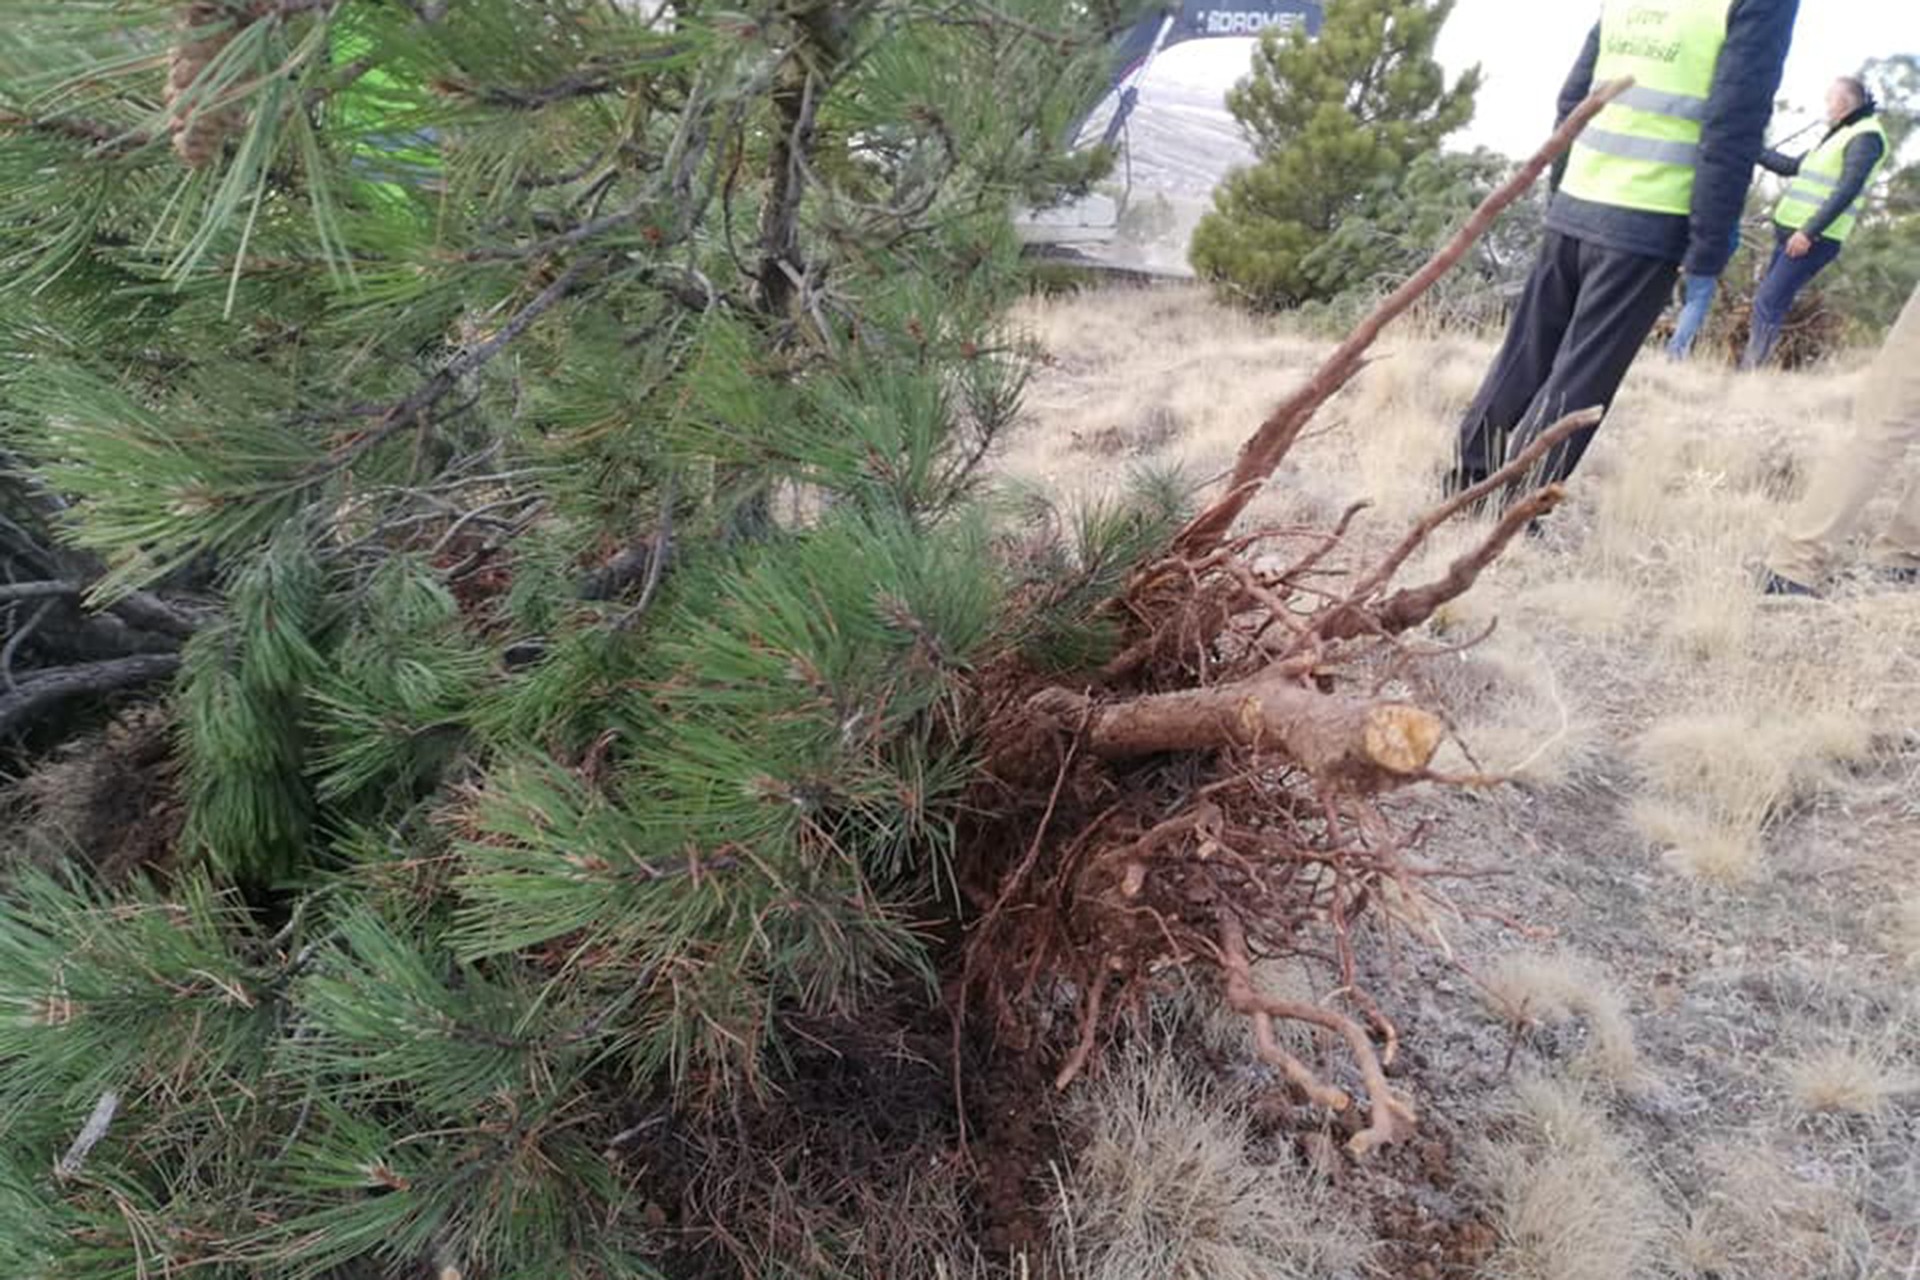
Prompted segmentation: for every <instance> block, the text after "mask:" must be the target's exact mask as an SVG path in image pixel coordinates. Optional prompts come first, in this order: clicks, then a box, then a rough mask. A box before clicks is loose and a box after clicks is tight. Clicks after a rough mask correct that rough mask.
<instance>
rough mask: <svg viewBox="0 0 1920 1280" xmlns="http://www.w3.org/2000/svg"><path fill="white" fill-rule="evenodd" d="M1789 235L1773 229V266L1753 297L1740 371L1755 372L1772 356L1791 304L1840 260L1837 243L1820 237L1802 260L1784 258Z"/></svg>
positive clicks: (1784, 230)
mask: <svg viewBox="0 0 1920 1280" xmlns="http://www.w3.org/2000/svg"><path fill="white" fill-rule="evenodd" d="M1792 236H1793V232H1791V231H1789V230H1787V229H1786V228H1785V227H1775V228H1774V245H1773V262H1772V263H1771V264H1770V265H1769V266H1768V267H1767V274H1766V276H1765V278H1763V279H1762V280H1761V281H1760V287H1759V288H1758V289H1757V290H1755V291H1754V295H1753V333H1752V334H1751V336H1749V337H1748V339H1747V353H1746V355H1744V356H1742V357H1741V358H1740V367H1741V368H1742V369H1758V368H1759V367H1760V366H1761V365H1764V364H1765V363H1766V362H1767V360H1768V358H1769V357H1770V356H1772V355H1773V348H1774V346H1775V344H1776V343H1778V342H1779V341H1780V331H1781V330H1782V329H1785V328H1786V327H1787V316H1788V315H1789V314H1791V313H1792V311H1793V300H1794V299H1795V298H1797V297H1799V296H1800V291H1801V290H1802V289H1804V288H1806V287H1807V286H1808V285H1809V284H1812V283H1813V278H1814V277H1815V276H1817V275H1819V274H1820V273H1821V272H1822V271H1825V270H1826V269H1827V266H1828V264H1830V263H1831V262H1832V261H1833V260H1834V259H1835V258H1837V257H1839V256H1840V242H1839V241H1838V240H1829V239H1828V238H1827V237H1826V236H1821V237H1820V238H1819V239H1818V240H1815V241H1814V242H1813V248H1812V249H1810V250H1808V252H1807V256H1806V257H1804V258H1789V257H1788V256H1787V241H1788V240H1789V239H1790V238H1791V237H1792Z"/></svg>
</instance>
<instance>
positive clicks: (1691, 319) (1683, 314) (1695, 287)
mask: <svg viewBox="0 0 1920 1280" xmlns="http://www.w3.org/2000/svg"><path fill="white" fill-rule="evenodd" d="M1719 287H1720V277H1719V276H1688V277H1687V301H1686V305H1684V306H1682V307H1681V308H1680V319H1679V320H1678V321H1677V322H1675V324H1674V326H1673V340H1672V341H1671V342H1669V343H1667V354H1668V355H1669V356H1671V357H1672V358H1673V359H1675V360H1685V359H1686V358H1687V357H1688V356H1689V355H1691V354H1693V344H1694V342H1695V340H1696V339H1698V338H1699V337H1700V330H1701V329H1702V328H1703V327H1704V326H1705V325H1706V323H1707V317H1708V316H1709V315H1711V314H1713V295H1714V293H1715V292H1716V291H1717V290H1718V289H1719Z"/></svg>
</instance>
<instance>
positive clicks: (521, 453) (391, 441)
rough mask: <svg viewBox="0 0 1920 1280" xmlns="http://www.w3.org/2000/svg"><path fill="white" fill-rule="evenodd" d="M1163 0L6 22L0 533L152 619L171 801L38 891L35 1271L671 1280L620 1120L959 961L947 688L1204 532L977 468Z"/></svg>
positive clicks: (29, 1244) (1, 1125)
mask: <svg viewBox="0 0 1920 1280" xmlns="http://www.w3.org/2000/svg"><path fill="white" fill-rule="evenodd" d="M1127 16H1130V15H1126V14H1122V13H1119V12H1117V11H1113V10H1110V9H1108V8H1107V7H1105V6H1104V5H1103V4H1100V3H1096V4H1092V5H1088V4H1083V3H1067V2H1065V0H998V2H997V3H995V4H993V5H986V4H975V3H972V2H971V0H961V2H960V3H957V4H949V3H941V4H927V3H920V2H918V0H863V2H861V3H833V2H827V0H794V2H791V3H777V4H765V3H749V4H747V5H745V6H744V7H741V6H734V7H731V8H713V7H711V6H708V5H705V4H703V3H699V2H698V0H690V2H689V3H684V4H683V3H675V4H671V5H652V4H641V3H633V2H631V0H552V2H550V3H543V4H539V5H532V4H527V3H524V2H523V0H467V2H463V3H460V4H445V3H433V2H423V0H411V2H408V3H398V2H392V0H328V2H324V3H323V2H316V0H244V2H243V0H233V2H231V3H228V2H222V3H201V2H199V0H195V2H193V3H181V4H165V3H135V4H129V3H92V2H90V0H71V2H67V3H62V4H59V5H46V4H41V3H30V2H28V0H8V2H7V3H4V4H0V295H4V296H3V298H0V301H4V306H3V307H0V404H4V409H3V410H0V431H4V435H5V441H4V444H5V448H6V451H7V458H9V459H11V460H13V461H12V464H11V465H12V466H13V468H14V477H15V479H16V480H18V481H19V482H20V483H21V484H22V485H24V486H26V490H27V491H31V492H33V493H38V494H42V495H50V496H51V497H54V498H57V502H51V503H50V504H43V506H42V507H40V508H36V512H37V514H36V516H35V519H34V520H33V521H32V522H31V527H28V524H27V523H25V522H24V521H25V518H24V516H23V517H21V518H20V519H19V520H16V519H15V518H14V516H13V515H12V514H10V515H9V520H8V522H6V523H5V524H0V532H5V533H6V535H7V536H6V538H0V556H4V557H6V558H7V560H8V565H9V568H10V569H13V568H17V567H20V566H25V567H26V568H30V569H31V568H34V566H35V565H36V564H38V562H37V561H34V560H33V555H35V554H41V553H40V552H33V553H31V554H30V553H29V551H28V549H27V548H26V546H25V544H22V545H21V546H18V547H16V546H14V544H13V543H11V542H9V541H8V540H7V539H9V538H12V537H13V536H14V534H16V533H18V534H21V535H22V536H25V535H28V534H32V535H34V536H36V537H43V538H44V539H45V544H46V545H47V546H49V547H54V548H55V549H56V550H55V551H53V552H47V553H46V554H48V555H53V554H56V552H57V555H58V556H61V557H66V558H68V559H67V560H66V561H64V562H65V563H72V564H75V565H81V566H85V567H87V569H88V571H89V572H88V580H87V581H86V582H85V583H84V584H83V585H84V588H85V592H86V603H87V605H88V608H89V609H90V610H92V611H95V612H97V613H99V614H100V616H103V617H104V616H108V615H109V614H114V615H116V616H123V617H129V618H138V619H142V620H145V621H147V622H150V623H152V625H154V626H158V627H160V630H159V631H158V632H156V633H154V634H156V635H158V636H159V639H158V640H155V641H154V642H153V643H154V644H155V645H156V646H158V648H159V649H160V650H161V651H163V652H162V653H161V654H160V656H163V657H164V656H165V655H166V654H173V655H175V656H177V659H178V661H177V669H178V675H177V677H175V679H174V681H173V683H172V685H171V686H170V688H163V693H164V696H165V697H166V700H167V703H168V706H169V708H170V714H171V716H172V717H173V720H174V722H175V725H176V729H175V732H176V735H177V755H178V757H179V760H180V762H181V765H182V768H181V782H180V785H181V786H182V787H183V788H184V797H183V799H184V803H185V805H186V807H187V812H188V818H187V822H186V831H185V835H184V837H183V840H182V843H181V846H180V847H179V848H178V849H177V850H176V851H175V853H174V855H173V856H172V857H171V858H170V859H168V860H167V861H166V862H165V863H164V864H161V865H156V866H151V867H147V868H144V869H143V870H141V871H140V872H139V873H138V874H135V875H132V876H130V877H114V878H110V879H109V878H103V877H101V876H98V875H95V874H93V873H92V872H91V871H90V870H89V869H88V868H87V867H86V866H85V864H84V862H82V861H80V860H78V859H76V860H75V861H74V863H73V864H72V865H70V866H67V867H65V868H57V869H54V870H51V871H49V870H28V869H25V868H19V867H8V868H5V869H4V888H3V889H0V1129H4V1130H5V1132H6V1133H7V1135H8V1141H7V1143H6V1144H5V1151H4V1153H3V1154H0V1270H5V1271H6V1273H7V1274H9V1275H19V1276H47V1277H55V1276H57V1277H62V1278H63V1280H121V1278H123V1277H129V1278H130V1277H135V1276H139V1277H148V1276H166V1275H184V1274H189V1273H191V1274H194V1275H201V1276H207V1277H233V1278H235V1280H238V1278H239V1277H336V1278H340V1280H345V1278H347V1277H376V1276H377V1277H401V1276H414V1275H420V1274H439V1275H443V1276H460V1277H465V1278H468V1280H472V1278H474V1277H487V1278H489V1280H510V1278H519V1280H534V1278H536V1277H538V1278H539V1280H551V1278H552V1277H561V1276H573V1277H583V1278H585V1277H595V1278H605V1280H612V1278H615V1277H620V1278H629V1280H637V1278H639V1277H648V1276H655V1275H659V1274H662V1272H661V1271H660V1269H659V1268H660V1266H661V1259H662V1258H663V1257H666V1256H668V1254H669V1252H670V1250H671V1249H673V1248H674V1247H676V1246H675V1240H674V1234H675V1233H674V1224H673V1223H672V1221H671V1215H663V1214H662V1213H661V1212H660V1211H659V1209H658V1207H657V1206H653V1205H650V1204H649V1203H648V1202H647V1201H646V1198H645V1196H644V1195H642V1194H641V1192H640V1190H639V1188H640V1186H641V1183H642V1179H643V1177H644V1175H645V1174H646V1172H647V1169H648V1167H649V1163H650V1155H649V1150H648V1147H647V1144H646V1142H645V1141H644V1137H643V1138H642V1140H636V1139H635V1136H634V1135H636V1134H639V1135H645V1134H647V1133H649V1132H651V1130H650V1128H649V1126H650V1125H655V1124H658V1123H660V1122H661V1119H660V1118H661V1117H666V1116H672V1115H679V1114H684V1113H687V1112H689V1111H698V1110H699V1109H701V1108H703V1107H718V1106H723V1105H725V1104H726V1103H727V1101H728V1100H729V1099H736V1100H737V1099H739V1098H741V1097H744V1096H748V1095H751V1094H753V1093H754V1092H755V1091H765V1090H768V1089H770V1088H773V1087H775V1085H776V1084H777V1077H778V1075H779V1072H780V1069H781V1063H782V1062H783V1061H785V1060H786V1059H785V1058H784V1057H783V1054H784V1052H785V1050H786V1048H787V1046H788V1043H789V1041H790V1038H791V1029H792V1028H793V1027H795V1026H797V1025H802V1024H803V1023H805V1022H806V1020H808V1019H818V1018H832V1017H844V1016H846V1015H850V1014H854V1013H857V1012H858V1011H859V1010H860V1009H862V1008H863V1007H864V1005H865V1004H866V1002H869V1001H871V1000H873V999H875V998H877V997H878V996H879V995H880V994H881V993H887V994H888V998H898V993H899V992H900V991H901V990H902V989H906V990H912V991H918V992H919V993H920V996H921V998H922V999H926V1000H929V1001H930V1000H931V999H932V998H933V997H932V994H931V991H930V988H929V980H930V978H931V974H932V961H931V960H930V954H931V949H932V947H933V946H934V944H935V942H936V939H937V936H938V934H939V931H940V930H941V928H942V927H943V926H944V924H945V923H946V922H948V921H950V920H951V918H952V916H953V914H954V912H955V911H956V910H957V901H956V898H957V890H956V888H955V884H954V877H953V874H952V870H951V867H950V865H949V860H950V857H951V853H952V848H953V841H954V832H955V829H956V823H957V822H958V821H960V818H961V814H960V801H961V796H962V792H963V790H964V786H965V782H966V779H967V777H968V769H969V750H970V748H969V743H968V731H969V725H968V724H967V723H966V722H965V711H964V707H965V702H964V699H963V698H962V697H961V696H960V694H961V692H962V691H963V690H964V689H965V688H966V687H967V684H968V681H969V680H971V679H972V678H973V676H974V674H975V673H976V672H977V671H979V670H980V669H981V668H982V666H983V665H985V664H987V663H989V662H991V661H992V660H993V659H994V658H995V657H997V656H999V655H1004V654H1006V653H1009V652H1013V651H1021V652H1031V653H1033V654H1036V655H1040V654H1054V655H1058V656H1059V657H1061V658H1062V660H1065V661H1076V662H1077V661H1084V660H1085V659H1086V658H1087V656H1088V655H1094V654H1098V653H1099V652H1100V651H1101V649H1102V646H1103V645H1105V644H1106V643H1107V642H1108V639H1109V636H1108V632H1109V630H1110V623H1109V622H1107V621H1105V620H1103V619H1102V618H1101V617H1100V616H1098V615H1097V612H1096V609H1095V606H1096V605H1097V604H1098V603H1099V602H1100V601H1101V600H1104V599H1105V598H1107V596H1108V595H1110V594H1111V591H1112V589H1113V587H1114V585H1115V584H1116V583H1117V582H1118V581H1119V578H1120V575H1121V574H1123V573H1124V572H1125V570H1126V568H1127V567H1128V566H1129V565H1130V564H1131V563H1132V560H1133V558H1134V557H1135V556H1136V555H1137V554H1138V552H1139V549H1140V548H1142V547H1144V546H1146V545H1149V544H1154V543H1158V542H1160V541H1163V540H1164V538H1165V535H1166V533H1167V531H1168V529H1169V528H1170V527H1171V521H1172V520H1173V519H1174V518H1175V517H1176V516H1177V514H1178V513H1177V503H1176V502H1175V501H1174V500H1173V499H1172V498H1171V497H1170V495H1169V494H1167V493H1166V492H1165V491H1164V490H1163V489H1162V490H1154V491H1151V492H1147V491H1143V493H1142V494H1141V495H1139V496H1138V497H1137V498H1136V499H1133V500H1129V501H1128V502H1126V503H1123V504H1120V505H1118V506H1116V507H1115V508H1113V509H1111V510H1108V511H1104V512H1100V513H1093V514H1090V515H1088V516H1086V517H1085V518H1084V519H1082V520H1081V521H1080V523H1079V525H1078V526H1077V533H1076V532H1075V531H1071V530H1069V531H1067V532H1063V533H1061V532H1058V531H1057V530H1056V532H1057V533H1058V536H1052V535H1050V536H1049V537H1048V538H1045V539H1041V540H1040V541H1039V542H1038V543H1034V542H1032V541H1031V540H1029V541H1028V542H1026V543H1022V542H1020V541H1019V540H1018V539H1016V538H1013V537H1011V536H1010V535H1009V534H1008V532H1007V526H1006V524H1005V522H1004V521H1002V520H1000V519H998V517H997V516H996V513H995V512H993V511H991V510H989V509H988V508H987V507H986V506H984V505H983V503H982V501H981V494H980V492H979V488H978V479H979V469H980V464H981V463H982V461H983V459H984V458H985V456H986V454H987V452H988V451H989V450H990V449H991V447H992V445H993V444H994V442H995V440H996V439H997V438H998V437H999V436H1000V435H1001V433H1003V432H1004V431H1005V430H1006V429H1007V427H1008V426H1009V424H1010V423H1011V422H1012V421H1013V419H1014V417H1015V415H1016V414H1017V412H1018V408H1019V403H1020V395H1021V390H1022V387H1023V380H1024V377H1025V370H1026V368H1027V355H1026V352H1025V351H1024V350H1023V348H1022V345H1021V343H1020V342H1019V340H1018V339H1017V337H1016V336H1015V335H1011V334H1009V333H1007V332H1006V331H1005V329H1004V327H1003V324H1002V321H1001V317H1002V316H1003V315H1004V309H1005V304H1006V302H1007V301H1008V299H1009V298H1010V297H1011V296H1012V293H1013V291H1015V290H1017V289H1018V288H1019V287H1020V280H1021V273H1020V269H1019V264H1018V260H1017V246H1016V245H1015V244H1014V243H1013V240H1012V237H1011V233H1010V230H1009V226H1008V221H1009V220H1008V217H1007V214H1008V211H1009V209H1010V207H1011V206H1012V205H1013V204H1014V203H1015V202H1019V201H1031V200H1035V199H1040V198H1045V197H1046V196H1048V195H1050V194H1054V193H1058V192H1060V191H1062V190H1064V189H1068V188H1071V187H1073V186H1075V185H1076V184H1084V183H1085V182H1087V181H1089V180H1090V179H1091V178H1092V177H1094V176H1096V175H1097V172H1098V165H1099V163H1100V160H1099V158H1098V157H1092V158H1088V157H1076V156H1072V155H1069V154H1067V153H1065V152H1064V151H1063V149H1062V139H1063V138H1065V137H1066V136H1067V134H1068V132H1069V130H1068V128H1067V126H1068V125H1070V124H1071V123H1072V122H1073V121H1074V119H1075V118H1076V117H1077V114H1078V113H1079V112H1081V111H1082V110H1084V108H1085V106H1086V103H1087V95H1088V93H1089V91H1090V90H1092V89H1093V88H1095V87H1096V85H1097V82H1098V73H1099V71H1100V60H1101V49H1102V46H1103V44H1104V39H1105V37H1106V35H1107V34H1108V33H1109V32H1110V31H1111V30H1112V29H1114V28H1115V27H1116V26H1117V25H1118V24H1119V22H1120V21H1121V20H1122V19H1123V18H1125V17H1127ZM11 492H12V490H10V489H9V490H8V493H9V494H10V493H11ZM16 526H18V527H16ZM1063 528H1064V527H1063ZM156 618H158V619H160V621H159V622H153V620H154V619H156ZM163 624H164V625H163ZM140 634H141V635H143V636H144V635H146V634H147V633H146V632H141V633H140ZM162 642H164V643H162ZM28 652H31V653H36V654H37V653H39V651H38V650H30V651H28ZM12 656H13V655H12V651H11V650H10V651H9V661H11V660H12ZM34 661H36V662H44V663H46V664H47V666H48V670H49V671H50V672H51V671H53V670H54V669H55V668H54V667H53V666H52V664H53V662H54V661H55V659H54V658H52V657H47V656H45V655H42V656H40V657H36V658H35V659H34ZM75 661H76V662H78V661H79V660H78V659H75ZM75 669H76V670H78V671H80V672H81V673H82V674H83V675H84V676H85V677H86V679H87V680H88V681H89V682H91V683H90V686H89V687H96V686H97V687H106V686H107V685H108V684H109V683H110V682H111V681H114V680H118V679H120V678H121V677H122V676H123V675H124V674H125V673H128V672H132V671H133V670H134V669H133V668H127V667H124V666H122V667H115V668H113V670H112V671H111V672H108V671H106V670H104V669H98V668H95V667H93V666H84V665H83V666H78V667H76V668H75ZM161 669H164V670H169V671H170V670H172V669H173V666H172V665H166V666H164V667H154V666H148V667H142V668H140V669H139V671H140V672H141V673H145V674H147V675H151V674H152V673H153V672H154V671H157V670H161ZM61 670H64V668H63V669H61ZM30 678H34V679H37V678H40V677H39V673H38V672H37V671H36V673H35V674H34V675H33V676H31V677H30ZM76 678H77V677H76ZM903 984H904V988H903ZM855 1225H857V1224H855ZM741 1230H742V1231H749V1230H750V1226H749V1225H748V1224H742V1225H741ZM859 1234H860V1233H859V1231H858V1230H854V1229H851V1228H850V1229H848V1230H847V1231H846V1232H845V1236H846V1239H847V1240H857V1238H858V1236H859ZM853 1247H854V1246H852V1245H844V1244H843V1245H833V1244H831V1242H829V1243H828V1244H827V1245H823V1246H822V1248H823V1250H824V1252H823V1253H822V1254H821V1256H822V1257H823V1258H824V1257H837V1259H838V1261H837V1262H836V1263H835V1265H837V1266H846V1267H849V1268H850V1267H851V1266H852V1263H851V1262H849V1261H848V1259H849V1258H850V1257H851V1256H852V1254H851V1252H850V1250H852V1249H853ZM836 1250H838V1253H837V1254H836V1252H835V1251H836ZM709 1261H711V1259H709ZM683 1274H684V1273H683ZM822 1274H825V1272H822Z"/></svg>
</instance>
